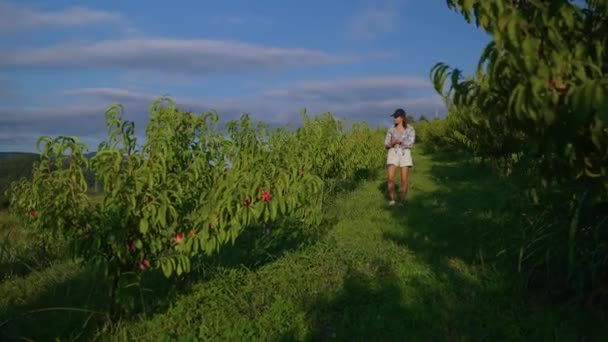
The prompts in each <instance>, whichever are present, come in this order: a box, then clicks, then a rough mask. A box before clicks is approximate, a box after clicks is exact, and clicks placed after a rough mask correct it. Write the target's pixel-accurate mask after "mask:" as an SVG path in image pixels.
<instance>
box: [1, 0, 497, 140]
mask: <svg viewBox="0 0 608 342" xmlns="http://www.w3.org/2000/svg"><path fill="white" fill-rule="evenodd" d="M488 41H489V37H488V36H487V35H486V34H485V33H483V32H481V31H480V30H478V29H477V28H475V26H474V25H472V24H468V23H466V22H465V21H464V19H463V18H462V17H461V16H460V15H458V14H457V13H455V12H453V11H451V10H449V9H448V8H447V6H446V5H445V1H436V0H433V1H431V0H388V1H386V0H380V1H374V2H372V1H359V0H351V1H347V0H334V1H328V0H325V1H317V0H308V1H305V2H295V1H290V2H287V1H274V0H273V1H270V0H265V1H262V0H260V1H244V0H223V1H194V0H183V1H175V2H172V3H171V2H169V1H156V0H148V1H135V0H132V1H125V0H122V1H116V0H104V1H68V0H53V1H29V0H20V1H16V0H13V1H4V0H0V49H2V51H0V151H34V150H35V146H34V142H35V141H36V139H37V138H38V137H39V136H40V135H51V136H57V135H76V136H79V137H81V138H82V140H83V141H85V142H86V143H88V144H89V146H90V148H91V150H94V148H95V146H96V144H97V143H98V142H99V140H100V139H102V138H105V127H104V123H103V113H104V110H105V109H106V108H107V107H108V106H109V105H110V104H112V103H113V102H120V103H122V104H124V105H125V109H126V112H125V115H124V117H125V119H129V120H134V121H135V122H136V125H137V127H138V131H139V132H142V131H143V129H144V127H145V124H146V120H147V112H146V111H147V108H148V106H149V104H150V103H151V102H152V101H153V100H154V99H155V98H157V97H159V96H162V95H165V94H169V95H170V96H171V97H172V98H173V99H174V100H175V101H177V104H178V105H180V106H182V107H186V108H190V109H192V110H195V111H197V112H201V111H205V110H210V109H215V110H217V111H218V112H219V114H220V117H221V119H222V120H223V121H225V120H229V119H233V118H237V117H239V116H240V115H241V114H242V113H244V112H247V113H250V115H251V116H252V117H253V118H255V119H257V120H263V121H266V122H269V123H272V124H285V123H291V124H292V125H298V124H299V122H300V117H299V112H300V109H302V108H306V109H307V111H308V113H310V114H317V113H322V112H325V111H331V112H333V113H334V114H335V115H336V116H338V117H347V118H349V119H350V120H353V121H355V120H356V121H359V120H363V121H367V122H369V123H371V124H372V125H374V126H375V125H377V124H381V125H388V124H390V118H389V117H388V115H389V114H390V113H391V112H392V111H393V110H394V109H395V108H397V107H403V108H404V109H405V110H406V111H408V112H410V113H411V114H412V115H413V116H414V117H418V116H419V115H421V114H424V115H426V116H427V117H428V116H433V115H434V114H435V111H436V110H437V111H439V113H440V115H442V114H444V113H445V108H444V107H443V104H442V103H441V101H440V99H439V97H438V96H437V94H435V92H434V91H433V89H432V87H431V85H430V82H429V70H430V68H431V67H432V66H433V65H434V64H435V63H436V62H446V63H448V64H450V65H452V66H454V67H458V68H462V69H464V70H465V71H466V72H472V71H473V70H474V67H475V65H476V63H477V60H478V57H479V55H480V52H481V50H482V49H483V47H484V46H485V45H486V44H487V42H488Z"/></svg>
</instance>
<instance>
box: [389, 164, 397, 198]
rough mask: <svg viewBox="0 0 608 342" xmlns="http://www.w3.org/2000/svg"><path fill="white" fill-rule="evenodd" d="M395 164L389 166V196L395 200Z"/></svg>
mask: <svg viewBox="0 0 608 342" xmlns="http://www.w3.org/2000/svg"><path fill="white" fill-rule="evenodd" d="M395 169H396V167H395V165H389V166H388V198H389V199H390V200H391V201H394V200H395Z"/></svg>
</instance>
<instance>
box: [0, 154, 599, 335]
mask: <svg viewBox="0 0 608 342" xmlns="http://www.w3.org/2000/svg"><path fill="white" fill-rule="evenodd" d="M415 152H416V153H415V154H414V158H415V162H416V166H415V167H414V168H413V169H412V173H411V182H412V184H411V189H410V196H409V204H408V206H407V207H406V208H393V207H388V206H387V201H386V199H385V189H386V183H385V182H384V173H380V174H379V177H377V179H375V180H372V181H368V182H365V183H363V184H361V185H360V186H359V187H357V188H356V189H355V190H353V191H352V192H350V193H346V194H342V195H340V196H339V197H338V198H337V199H336V200H335V201H334V202H333V203H332V204H331V205H329V206H328V208H327V213H326V223H325V224H324V226H323V227H319V228H318V229H317V230H315V231H310V232H307V231H299V230H298V229H296V228H294V227H287V226H284V227H280V228H277V229H275V230H274V231H272V233H271V234H269V235H263V234H262V233H261V230H257V229H252V230H250V231H248V232H246V233H245V234H244V235H243V236H241V237H239V239H238V240H237V244H236V245H235V246H233V247H226V248H225V249H224V250H222V251H221V252H220V254H219V255H217V256H215V257H214V258H211V259H207V260H204V262H203V263H201V264H200V265H199V267H198V268H196V269H195V270H194V272H193V273H192V274H189V275H187V276H186V277H185V279H184V280H183V281H181V282H178V283H174V284H170V283H167V282H162V281H160V277H158V275H157V274H155V275H149V276H148V278H147V279H146V281H145V282H144V284H143V287H144V288H143V289H141V298H143V303H144V305H141V308H140V312H141V314H140V315H134V316H131V317H123V318H122V319H121V320H120V321H119V322H117V323H116V324H115V325H114V326H112V327H111V328H107V329H103V326H102V325H101V324H100V322H101V321H102V320H100V319H98V318H100V317H98V315H97V314H95V313H92V312H75V311H66V312H65V313H61V312H57V311H55V312H53V311H50V312H38V313H35V314H32V315H30V316H23V317H21V316H18V315H19V314H21V313H23V312H27V311H30V310H35V309H41V308H48V307H64V308H66V307H74V308H86V309H87V310H90V311H103V305H104V302H103V296H102V294H100V293H98V291H95V287H94V286H95V284H96V281H97V280H96V279H97V277H96V275H94V274H91V273H90V272H88V271H87V270H82V269H80V268H78V267H77V266H76V264H75V263H73V262H72V261H68V260H61V259H58V260H55V261H54V263H52V264H50V266H48V267H45V268H40V269H34V270H32V271H30V272H22V273H17V274H15V275H13V276H11V277H8V279H6V280H4V281H2V283H0V293H2V294H3V299H0V324H1V321H3V320H5V319H10V318H15V317H16V318H15V319H14V320H12V321H10V322H8V323H7V324H5V325H4V326H2V327H0V329H1V331H2V332H3V333H4V335H5V336H7V337H8V336H10V337H13V338H15V337H27V338H30V339H34V340H49V339H52V338H54V337H58V338H60V339H62V340H70V339H75V338H79V339H86V340H93V339H100V340H108V341H114V340H135V339H137V340H149V341H167V340H247V341H249V340H273V341H275V340H276V341H292V340H315V341H328V340H349V341H352V340H362V341H368V340H383V341H387V340H388V341H391V340H424V341H434V340H449V341H461V340H476V341H478V340H487V341H494V340H526V341H527V340H555V341H570V340H587V341H589V340H601V337H602V336H604V337H605V336H607V335H606V334H607V333H608V329H607V328H606V327H608V324H606V319H605V318H604V317H603V316H601V315H600V313H594V312H591V311H588V312H581V311H577V310H571V309H570V308H565V307H560V306H558V305H553V304H551V303H548V302H546V301H543V300H542V298H540V297H531V296H528V295H526V293H523V292H522V291H521V288H520V287H519V286H518V284H519V281H518V279H517V276H516V273H513V272H511V270H508V269H506V268H503V267H501V264H500V262H499V261H500V259H499V258H497V255H499V254H500V252H501V244H500V242H501V241H502V239H503V236H505V235H508V233H509V230H510V227H513V225H514V224H518V222H520V221H519V220H520V219H521V218H520V217H519V216H518V215H519V214H518V213H517V212H514V210H513V208H514V207H513V206H512V203H513V201H514V200H517V197H518V196H520V194H519V193H517V192H516V191H515V190H514V188H513V187H512V186H510V185H509V184H508V183H506V182H503V181H500V180H498V179H496V178H495V177H493V176H492V175H491V174H490V173H489V172H487V171H486V170H485V169H483V168H480V167H478V166H476V165H474V164H468V163H467V162H466V159H464V158H461V159H459V158H458V156H455V155H441V154H428V153H424V152H423V151H420V150H416V151H415ZM397 178H398V177H397ZM11 243H12V242H11ZM16 246H17V247H15V250H14V251H13V254H14V255H19V253H22V254H24V255H27V254H28V253H32V251H31V250H29V249H27V248H26V247H25V246H21V245H19V244H17V245H16ZM19 246H21V247H19ZM22 257H24V256H22ZM161 284H164V285H161ZM138 291H139V290H138ZM136 297H137V296H136ZM45 320H48V321H49V322H53V324H52V325H51V324H44V323H43V322H44V321H45Z"/></svg>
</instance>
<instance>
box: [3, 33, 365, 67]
mask: <svg viewBox="0 0 608 342" xmlns="http://www.w3.org/2000/svg"><path fill="white" fill-rule="evenodd" d="M353 60H355V58H354V57H349V56H338V55H333V54H329V53H326V52H323V51H319V50H311V49H296V48H294V49H288V48H280V47H270V46H261V45H254V44H248V43H243V42H237V41H222V40H203V39H166V38H159V39H153V38H135V39H122V40H107V41H101V42H95V43H90V44H64V45H56V46H51V47H45V48H35V49H26V50H9V51H6V52H4V53H3V54H2V55H0V68H60V69H69V70H74V69H130V70H141V69H145V70H158V69H162V70H164V71H176V72H190V73H192V72H196V73H239V72H247V71H257V70H277V69H283V68H292V67H301V66H306V65H320V64H333V63H343V62H349V61H353Z"/></svg>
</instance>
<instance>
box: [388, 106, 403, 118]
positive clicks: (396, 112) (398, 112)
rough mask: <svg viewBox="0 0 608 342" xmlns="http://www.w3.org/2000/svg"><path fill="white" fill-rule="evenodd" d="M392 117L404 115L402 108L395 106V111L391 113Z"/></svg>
mask: <svg viewBox="0 0 608 342" xmlns="http://www.w3.org/2000/svg"><path fill="white" fill-rule="evenodd" d="M391 116H392V117H394V118H396V117H398V116H405V111H404V110H403V109H402V108H397V109H396V110H395V112H394V113H393V114H391Z"/></svg>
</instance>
